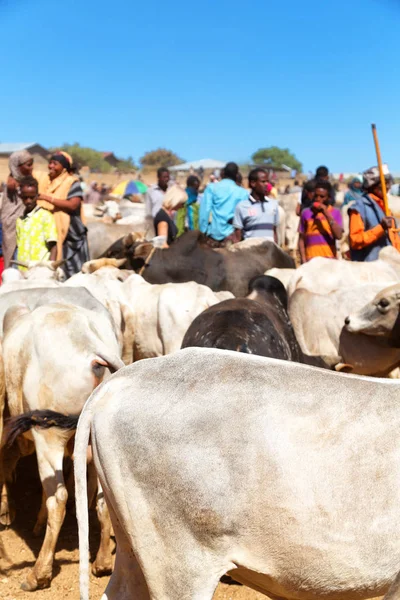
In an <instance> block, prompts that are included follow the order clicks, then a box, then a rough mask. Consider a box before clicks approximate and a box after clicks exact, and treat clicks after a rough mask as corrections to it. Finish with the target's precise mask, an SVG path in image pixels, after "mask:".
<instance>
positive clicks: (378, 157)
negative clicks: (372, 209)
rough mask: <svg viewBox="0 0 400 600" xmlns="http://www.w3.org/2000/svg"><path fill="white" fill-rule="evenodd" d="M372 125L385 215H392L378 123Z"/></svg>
mask: <svg viewBox="0 0 400 600" xmlns="http://www.w3.org/2000/svg"><path fill="white" fill-rule="evenodd" d="M371 127H372V135H373V136H374V142H375V150H376V158H377V159H378V169H379V176H380V178H381V186H382V194H383V206H384V209H385V215H386V216H387V217H388V216H389V215H390V213H389V202H388V196H387V190H386V180H385V174H384V172H383V165H382V157H381V149H380V147H379V140H378V132H377V130H376V125H372V126H371Z"/></svg>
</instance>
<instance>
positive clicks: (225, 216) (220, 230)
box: [199, 179, 249, 241]
mask: <svg viewBox="0 0 400 600" xmlns="http://www.w3.org/2000/svg"><path fill="white" fill-rule="evenodd" d="M248 195H249V192H248V190H245V189H244V188H242V187H239V186H238V185H236V183H235V182H234V181H232V180H231V179H223V180H222V181H219V182H218V183H210V184H209V185H208V186H207V187H206V189H205V190H204V195H203V198H202V201H201V204H200V219H199V227H200V231H202V232H203V233H205V234H206V235H209V236H210V237H212V238H213V239H214V240H217V241H221V240H224V239H225V238H226V237H228V235H231V234H232V233H233V225H232V221H233V217H234V214H235V208H236V205H237V204H238V203H239V202H241V201H242V200H245V199H246V198H248ZM210 219H211V222H210Z"/></svg>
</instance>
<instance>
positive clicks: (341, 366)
mask: <svg viewBox="0 0 400 600" xmlns="http://www.w3.org/2000/svg"><path fill="white" fill-rule="evenodd" d="M353 370H354V367H353V365H348V364H346V363H338V364H337V365H335V371H337V372H338V373H351V372H352V371H353Z"/></svg>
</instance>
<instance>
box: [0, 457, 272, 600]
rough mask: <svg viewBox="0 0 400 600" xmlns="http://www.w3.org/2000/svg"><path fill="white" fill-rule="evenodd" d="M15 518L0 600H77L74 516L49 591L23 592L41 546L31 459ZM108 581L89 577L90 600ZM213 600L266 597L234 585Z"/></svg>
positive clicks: (1, 551)
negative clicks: (35, 529) (36, 532)
mask: <svg viewBox="0 0 400 600" xmlns="http://www.w3.org/2000/svg"><path fill="white" fill-rule="evenodd" d="M13 497H14V498H15V500H16V508H17V518H16V520H15V522H14V524H13V526H12V528H10V529H8V530H4V531H0V599H1V600H16V599H18V600H28V599H29V600H79V587H78V559H79V553H78V532H77V525H76V520H75V518H74V516H73V515H72V514H71V513H68V514H67V517H66V520H65V523H64V526H63V528H62V530H61V535H60V538H59V541H58V545H57V552H56V560H55V564H54V571H53V573H54V579H53V581H52V584H51V588H49V589H47V590H40V591H37V592H34V593H30V592H23V591H22V590H21V589H20V584H21V582H22V581H23V580H24V577H25V575H26V573H27V572H28V571H29V569H30V568H31V567H32V566H33V564H34V562H35V557H36V556H37V554H38V552H39V550H40V546H41V543H42V537H40V538H34V537H33V535H32V529H33V527H34V524H35V520H36V516H37V513H38V510H39V505H40V498H41V486H40V481H39V478H38V475H37V469H36V462H35V458H34V457H28V458H26V459H23V460H22V461H21V462H20V465H19V468H18V473H17V481H16V485H15V486H14V490H13ZM90 531H91V539H90V547H91V552H92V556H93V555H94V553H95V552H96V549H97V547H98V540H99V537H98V536H99V530H98V527H97V521H96V516H95V513H92V515H91V527H90ZM107 582H108V578H107V577H104V578H101V579H96V578H95V577H93V576H92V577H91V594H90V597H91V599H92V600H100V597H101V594H102V593H103V591H104V590H105V587H106V584H107ZM214 598H215V600H261V599H264V600H265V596H263V595H261V594H258V593H256V592H253V591H252V590H250V589H248V588H246V587H243V586H236V585H225V584H220V585H219V587H218V589H217V591H216V593H215V595H214Z"/></svg>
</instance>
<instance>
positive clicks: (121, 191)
mask: <svg viewBox="0 0 400 600" xmlns="http://www.w3.org/2000/svg"><path fill="white" fill-rule="evenodd" d="M146 191H147V185H145V184H144V183H142V182H141V181H135V180H134V179H131V180H128V181H121V182H120V183H119V184H118V185H117V187H115V188H114V189H113V191H112V192H111V195H112V196H129V195H132V194H144V193H145V192H146Z"/></svg>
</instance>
